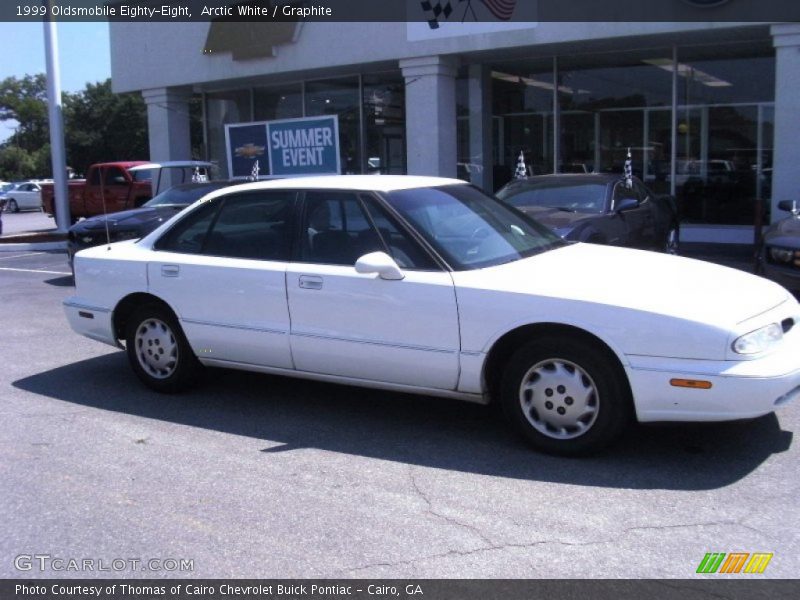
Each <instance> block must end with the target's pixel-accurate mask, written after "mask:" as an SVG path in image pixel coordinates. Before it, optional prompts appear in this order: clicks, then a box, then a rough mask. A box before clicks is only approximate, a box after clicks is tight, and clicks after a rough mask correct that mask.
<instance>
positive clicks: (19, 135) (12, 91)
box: [0, 73, 49, 152]
mask: <svg viewBox="0 0 800 600" xmlns="http://www.w3.org/2000/svg"><path fill="white" fill-rule="evenodd" d="M8 120H14V121H17V123H18V125H17V130H16V132H15V133H14V134H13V135H12V136H11V138H10V139H9V140H8V142H7V143H8V144H10V145H13V146H16V147H18V148H21V149H22V150H26V151H28V152H34V151H36V150H38V149H39V148H41V147H42V146H44V145H45V144H46V143H47V142H48V141H49V137H48V136H49V130H48V127H47V79H46V78H45V76H44V75H43V74H41V73H40V74H38V75H26V76H25V77H23V78H22V79H17V78H16V77H6V78H5V79H3V80H2V81H0V121H8Z"/></svg>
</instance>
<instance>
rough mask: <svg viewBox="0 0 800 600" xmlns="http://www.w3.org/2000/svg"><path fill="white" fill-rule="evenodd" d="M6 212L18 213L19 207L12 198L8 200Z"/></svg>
mask: <svg viewBox="0 0 800 600" xmlns="http://www.w3.org/2000/svg"><path fill="white" fill-rule="evenodd" d="M6 210H8V212H13V213H15V212H19V205H18V204H17V201H16V200H14V199H13V198H12V199H11V200H9V201H8V208H7V209H6Z"/></svg>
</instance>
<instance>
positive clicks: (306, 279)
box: [299, 275, 322, 290]
mask: <svg viewBox="0 0 800 600" xmlns="http://www.w3.org/2000/svg"><path fill="white" fill-rule="evenodd" d="M299 283H300V287H301V288H303V289H306V290H321V289H322V277H317V276H316V275H300V280H299Z"/></svg>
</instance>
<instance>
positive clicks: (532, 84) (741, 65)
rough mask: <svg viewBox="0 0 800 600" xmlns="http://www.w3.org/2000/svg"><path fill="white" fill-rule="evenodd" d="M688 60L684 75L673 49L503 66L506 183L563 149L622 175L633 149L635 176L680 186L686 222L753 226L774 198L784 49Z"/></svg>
mask: <svg viewBox="0 0 800 600" xmlns="http://www.w3.org/2000/svg"><path fill="white" fill-rule="evenodd" d="M677 56H678V60H677V69H676V67H675V63H673V48H671V47H662V48H648V49H642V50H637V51H625V52H607V53H597V54H583V55H572V56H558V57H557V59H556V60H555V61H553V60H552V59H550V60H551V63H555V65H554V66H550V68H548V67H547V66H546V64H544V62H545V61H544V59H521V60H516V61H506V62H500V63H496V64H493V65H491V66H492V69H493V73H492V76H493V80H492V95H493V111H494V119H495V127H494V132H493V135H494V144H495V147H496V148H497V150H496V155H495V169H496V172H497V169H501V172H500V173H499V177H498V176H496V177H495V186H496V187H499V186H502V185H503V184H504V183H506V182H507V181H509V180H510V179H511V176H512V175H513V170H514V166H515V165H516V159H517V156H518V155H519V152H520V150H522V151H523V152H524V154H525V159H526V164H527V165H528V168H529V170H530V171H531V172H532V173H538V172H545V173H546V172H552V171H553V162H554V161H553V158H552V152H553V148H554V147H556V148H557V149H558V158H559V160H558V161H557V162H558V167H557V168H558V171H560V172H587V171H598V172H619V173H620V175H621V174H622V172H623V166H624V163H625V158H626V155H627V151H628V148H630V151H631V155H632V163H633V172H634V174H635V175H637V176H638V177H640V178H641V179H642V180H643V181H645V183H647V185H648V186H650V187H651V188H652V189H653V190H654V191H655V192H656V193H670V192H671V191H672V189H673V188H674V190H675V196H676V199H677V200H678V204H679V206H680V209H681V214H682V218H683V221H684V222H688V223H710V224H734V225H750V224H752V223H753V217H754V209H755V198H757V197H760V198H763V199H765V200H767V199H769V197H770V195H771V176H772V139H773V120H774V108H773V101H774V90H775V59H774V51H773V49H772V48H771V45H770V43H769V40H768V39H763V40H751V41H747V42H737V43H730V44H715V45H711V44H708V45H702V46H691V47H684V48H681V47H679V48H678V50H677ZM534 67H536V68H538V70H537V69H536V68H534ZM673 71H675V73H673ZM673 75H674V76H675V77H674V78H675V79H676V80H677V88H676V90H675V91H676V96H677V110H676V113H675V114H676V119H675V121H676V131H675V142H676V144H675V148H674V154H675V164H674V165H673V164H672V156H673V148H672V140H673V137H672V136H673V130H672V128H673V117H672V114H673V113H672V93H673ZM554 81H556V82H557V85H556V89H557V94H556V95H557V98H558V103H557V106H556V107H555V109H554V107H553V106H552V100H553V91H554V90H553V87H554V85H553V83H552V82H554ZM554 123H557V124H558V125H557V131H554V128H553V124H554ZM463 126H464V127H463V128H464V131H462V132H461V133H460V137H464V138H467V137H468V135H469V130H468V123H466V122H464V123H463ZM673 167H674V170H675V171H676V177H675V181H674V182H673V181H672V177H671V172H672V169H673ZM768 204H769V203H767V205H768Z"/></svg>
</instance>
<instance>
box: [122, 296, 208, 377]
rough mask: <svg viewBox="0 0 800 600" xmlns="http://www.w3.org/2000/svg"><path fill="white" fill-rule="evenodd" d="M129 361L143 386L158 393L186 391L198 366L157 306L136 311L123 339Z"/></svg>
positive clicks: (166, 313) (177, 327) (178, 331)
mask: <svg viewBox="0 0 800 600" xmlns="http://www.w3.org/2000/svg"><path fill="white" fill-rule="evenodd" d="M125 342H126V344H125V345H126V350H127V353H128V360H129V361H130V363H131V367H133V370H134V372H135V373H136V375H137V376H138V377H139V379H141V380H142V382H143V383H144V384H145V385H146V386H148V387H150V388H152V389H154V390H156V391H157V392H164V393H173V392H179V391H182V390H185V389H187V388H189V387H190V386H191V385H192V384H193V383H194V381H195V379H196V377H197V375H198V371H199V363H198V361H197V357H195V355H194V353H193V352H192V349H191V347H190V346H189V343H188V342H187V341H186V337H185V336H184V335H183V331H181V328H180V325H178V323H177V321H176V319H175V317H174V316H173V315H172V313H171V312H170V311H168V310H167V309H165V308H164V307H162V306H159V305H157V304H148V305H145V306H142V307H140V308H139V309H137V310H136V311H135V312H134V314H133V315H132V317H131V318H130V320H129V321H128V328H127V334H126V337H125Z"/></svg>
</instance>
